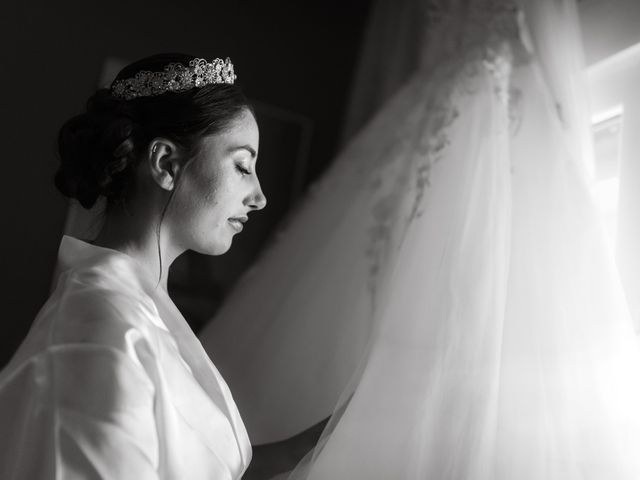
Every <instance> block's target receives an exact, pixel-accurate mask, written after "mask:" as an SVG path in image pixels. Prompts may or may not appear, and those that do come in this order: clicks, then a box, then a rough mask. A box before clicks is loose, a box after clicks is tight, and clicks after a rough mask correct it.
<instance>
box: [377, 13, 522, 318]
mask: <svg viewBox="0 0 640 480" xmlns="http://www.w3.org/2000/svg"><path fill="white" fill-rule="evenodd" d="M453 3H455V2H453ZM518 15H519V10H518V8H517V7H516V5H515V4H514V3H513V1H511V0H486V1H480V2H474V3H473V5H471V6H469V5H462V6H460V5H455V6H451V2H450V1H447V2H444V1H438V0H435V1H431V2H427V4H426V6H425V19H426V20H425V21H426V24H427V25H428V26H429V28H431V29H432V30H433V32H432V35H431V36H430V37H431V42H432V43H433V45H431V46H427V52H426V53H425V55H426V56H427V57H430V61H427V62H425V64H426V65H427V68H426V70H425V71H423V72H421V73H420V74H419V79H420V81H422V82H423V85H421V86H418V87H417V91H416V94H417V95H416V104H418V106H419V108H418V109H416V110H413V111H412V112H410V113H409V115H408V117H409V119H405V121H404V122H399V123H398V127H397V129H398V135H397V136H396V138H395V139H394V141H393V142H392V145H390V146H389V148H386V149H384V151H383V152H381V153H382V154H381V156H380V157H379V158H378V159H376V160H377V161H375V162H374V163H373V164H372V165H371V168H372V169H373V178H372V179H371V183H370V188H371V189H372V191H373V194H374V196H373V198H374V205H373V208H372V224H371V227H370V229H369V245H368V246H367V248H366V251H365V253H366V255H367V257H368V260H369V266H370V267H369V279H368V286H369V290H370V292H371V296H372V306H373V308H374V309H375V305H376V297H377V295H378V292H379V290H380V287H381V282H382V281H383V278H384V277H385V275H383V273H384V271H385V267H386V266H387V264H388V263H390V260H391V259H392V257H393V254H394V253H395V251H397V249H398V248H399V246H400V245H401V244H402V241H403V238H404V236H405V234H406V232H407V230H408V228H409V227H410V226H411V224H412V222H413V221H414V220H415V219H416V218H418V217H420V215H421V214H422V210H421V207H422V205H423V202H424V196H425V192H426V189H427V188H428V187H429V186H430V183H431V175H432V171H433V168H434V166H435V165H436V164H437V163H438V162H439V161H440V160H441V159H442V158H443V156H444V154H445V153H446V149H447V147H448V146H449V144H450V142H449V130H450V128H451V126H452V125H453V124H454V122H455V121H456V119H457V118H459V116H460V115H461V114H462V113H463V112H459V111H458V107H457V103H456V101H455V97H456V95H473V94H476V93H477V89H478V88H479V87H478V85H479V82H478V79H479V78H480V77H481V76H483V75H485V76H486V75H487V73H488V74H489V75H490V76H491V78H492V82H491V84H492V85H493V93H494V95H495V96H496V98H497V99H498V101H499V102H500V103H501V104H503V105H504V106H505V108H506V112H507V115H508V117H509V122H508V124H509V125H511V126H512V125H517V124H519V121H518V118H519V117H518V109H517V105H518V103H519V98H520V95H521V94H520V92H518V91H517V90H512V89H511V88H510V75H511V70H512V63H513V55H512V53H511V52H512V48H513V47H512V45H513V44H514V43H519V41H520V35H519V22H518V18H517V17H518ZM429 50H431V51H429Z"/></svg>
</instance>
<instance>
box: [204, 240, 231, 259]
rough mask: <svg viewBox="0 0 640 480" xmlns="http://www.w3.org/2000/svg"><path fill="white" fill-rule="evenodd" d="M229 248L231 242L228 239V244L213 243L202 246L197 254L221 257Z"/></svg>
mask: <svg viewBox="0 0 640 480" xmlns="http://www.w3.org/2000/svg"><path fill="white" fill-rule="evenodd" d="M230 248H231V240H230V239H229V241H228V242H213V243H209V244H208V245H202V246H201V248H199V249H198V250H197V252H198V253H202V254H204V255H223V254H225V253H227V252H228V251H229V249H230Z"/></svg>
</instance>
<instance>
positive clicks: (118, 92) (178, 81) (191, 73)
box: [111, 57, 237, 100]
mask: <svg viewBox="0 0 640 480" xmlns="http://www.w3.org/2000/svg"><path fill="white" fill-rule="evenodd" d="M236 78H237V77H236V75H235V74H234V73H233V63H231V60H230V59H229V58H228V57H227V59H226V60H222V59H221V58H216V59H214V60H212V61H211V62H207V61H206V60H205V59H204V58H194V59H193V60H191V61H190V62H189V65H188V66H187V67H185V66H184V65H182V64H181V63H170V64H168V65H166V66H165V67H164V70H163V71H162V72H150V71H147V70H142V71H140V72H138V73H136V74H135V76H134V77H132V78H125V79H123V80H116V81H115V82H113V83H112V84H111V94H112V95H113V96H114V97H117V98H123V99H125V100H132V99H134V98H140V97H154V96H156V95H162V94H163V93H166V92H183V91H185V90H190V89H192V88H195V87H203V86H205V85H211V84H214V83H227V84H230V85H233V82H234V81H235V79H236Z"/></svg>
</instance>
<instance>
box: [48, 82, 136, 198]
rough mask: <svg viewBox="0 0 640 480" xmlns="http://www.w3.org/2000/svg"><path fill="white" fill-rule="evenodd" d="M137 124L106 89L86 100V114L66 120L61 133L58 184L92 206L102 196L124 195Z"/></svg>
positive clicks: (123, 104) (68, 194)
mask: <svg viewBox="0 0 640 480" xmlns="http://www.w3.org/2000/svg"><path fill="white" fill-rule="evenodd" d="M136 130H139V128H138V126H137V125H136V123H135V120H134V119H133V116H132V115H131V112H127V106H126V104H125V102H124V101H121V100H117V99H115V98H113V97H112V96H111V94H110V92H109V91H108V90H107V89H102V90H98V91H97V92H96V93H95V94H94V95H93V96H92V97H91V98H90V99H89V101H88V102H87V111H86V113H83V114H80V115H77V116H75V117H73V118H71V119H70V120H69V121H67V122H66V123H65V124H64V125H63V127H62V128H61V129H60V133H59V135H58V151H59V154H60V168H59V170H58V172H57V173H56V176H55V184H56V187H57V188H58V190H60V192H62V194H63V195H65V196H67V197H70V198H75V199H77V200H78V201H79V202H80V204H81V205H82V206H83V207H85V208H91V207H92V206H93V205H94V204H95V203H96V201H97V199H98V197H99V196H101V195H102V196H105V197H106V198H107V200H108V201H109V200H114V199H117V198H120V197H122V196H123V195H124V193H125V191H126V187H127V179H128V177H129V176H128V175H127V174H126V172H127V170H128V169H129V167H131V165H132V164H133V160H134V159H133V154H134V150H135V145H136V133H137V132H136Z"/></svg>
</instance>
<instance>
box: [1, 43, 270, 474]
mask: <svg viewBox="0 0 640 480" xmlns="http://www.w3.org/2000/svg"><path fill="white" fill-rule="evenodd" d="M235 79H236V76H235V73H234V70H233V65H232V63H231V62H230V60H229V59H227V60H221V59H215V60H213V61H211V62H209V61H206V60H203V59H200V58H195V57H192V56H188V55H182V54H162V55H156V56H153V57H148V58H145V59H143V60H140V61H137V62H135V63H133V64H131V65H129V66H127V67H125V68H124V69H123V70H122V71H121V72H120V73H119V74H118V75H117V77H116V79H115V80H114V82H113V83H112V85H111V87H110V88H108V89H100V90H98V91H97V92H96V93H95V94H94V95H92V97H91V98H90V99H89V101H88V103H87V109H86V112H84V113H82V114H80V115H78V116H76V117H74V118H72V119H70V120H69V121H68V122H66V123H65V124H64V126H63V127H62V129H61V130H60V133H59V137H58V147H59V154H60V167H59V170H58V172H57V174H56V177H55V183H56V186H57V187H58V189H59V190H60V191H61V192H62V193H63V194H64V195H65V196H67V197H70V198H74V199H76V200H77V201H78V202H79V203H80V204H81V205H82V206H83V207H85V208H90V207H92V206H93V205H94V204H95V202H96V201H97V199H98V198H99V197H101V196H103V197H105V198H106V205H107V207H106V211H105V221H104V225H103V227H102V229H101V231H100V233H99V234H98V236H97V237H96V238H95V239H91V241H83V240H80V239H77V238H73V237H69V236H65V237H63V239H62V242H61V245H60V250H59V257H58V269H57V270H58V273H57V275H58V276H57V278H56V279H55V281H54V286H55V288H54V290H53V292H52V294H51V297H50V298H49V299H48V301H47V302H46V303H45V305H44V306H43V307H42V309H41V311H40V313H39V314H38V316H37V317H36V319H35V321H34V323H33V326H32V328H31V330H30V332H29V334H28V336H27V338H26V339H25V341H24V342H23V344H22V345H21V347H20V348H19V350H18V351H17V352H16V354H15V355H14V357H13V358H12V360H11V362H10V363H9V365H8V366H7V367H6V368H5V369H4V370H3V371H2V372H1V373H0V425H2V430H3V435H2V436H1V437H2V438H1V439H0V478H13V479H39V478H82V479H84V478H103V479H107V478H109V479H115V478H135V479H150V478H172V479H173V478H176V479H187V478H188V479H205V478H207V479H213V478H215V479H229V480H231V479H238V478H240V477H241V476H242V474H243V473H244V472H245V470H246V469H247V466H248V465H249V462H250V460H251V445H250V443H249V438H248V436H247V433H246V430H245V427H244V425H243V422H242V420H241V418H240V414H239V412H238V410H237V408H236V406H235V403H234V401H233V398H232V396H231V393H230V392H229V389H228V388H227V385H226V384H225V382H224V380H223V379H222V377H221V376H220V374H219V373H218V370H217V369H216V368H215V366H214V365H213V364H212V363H211V361H210V360H209V358H208V356H207V355H206V353H205V352H204V350H203V349H202V347H201V345H200V343H199V342H198V340H197V338H196V337H195V335H194V334H193V332H192V331H191V330H190V328H189V327H188V325H187V323H186V322H185V320H184V318H183V317H182V315H181V314H180V312H179V311H178V309H177V308H176V307H175V305H174V303H173V302H172V300H171V298H170V297H169V295H168V293H167V275H168V271H169V266H170V265H171V263H172V262H173V260H174V259H175V258H176V257H178V256H179V255H180V254H181V253H183V252H185V251H186V250H194V251H197V252H200V253H203V254H208V255H220V254H223V253H225V252H226V251H227V250H228V249H229V248H230V246H231V243H232V241H233V237H234V235H236V234H238V233H239V232H241V231H242V229H243V224H244V223H245V222H246V221H247V220H248V216H249V214H250V213H252V212H254V211H257V210H260V209H262V208H264V206H265V204H266V199H265V196H264V194H263V192H262V190H261V187H260V183H259V180H258V177H257V174H256V161H257V156H258V147H259V131H258V126H257V123H256V119H255V115H254V113H253V110H252V107H251V106H250V104H249V102H248V100H247V99H246V97H245V96H244V94H243V93H242V91H241V90H240V88H239V87H238V86H237V85H234V81H235Z"/></svg>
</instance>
